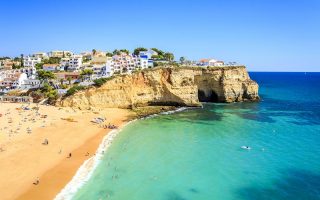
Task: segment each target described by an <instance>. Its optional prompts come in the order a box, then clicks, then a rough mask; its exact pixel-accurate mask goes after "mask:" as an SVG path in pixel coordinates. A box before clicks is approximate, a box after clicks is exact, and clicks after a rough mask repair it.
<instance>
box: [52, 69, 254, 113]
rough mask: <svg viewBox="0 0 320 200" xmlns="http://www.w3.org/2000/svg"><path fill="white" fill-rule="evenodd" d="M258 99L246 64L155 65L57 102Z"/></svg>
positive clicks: (194, 103)
mask: <svg viewBox="0 0 320 200" xmlns="http://www.w3.org/2000/svg"><path fill="white" fill-rule="evenodd" d="M256 100H259V96H258V84H257V83H256V82H255V81H253V80H251V79H250V77H249V75H248V73H247V71H246V68H245V67H244V66H239V67H212V68H201V67H183V68H154V69H148V70H143V71H139V72H136V73H133V74H131V75H121V76H116V77H114V78H112V79H111V80H109V81H107V82H106V83H105V84H104V85H102V86H101V87H99V88H95V87H92V88H89V89H86V90H84V91H79V92H77V93H76V94H74V95H72V96H69V97H66V98H64V99H63V100H61V101H59V102H58V105H60V106H71V107H78V108H82V109H86V108H90V107H91V106H93V107H101V108H106V107H118V108H131V107H135V106H146V105H181V106H199V105H201V103H200V102H240V101H256Z"/></svg>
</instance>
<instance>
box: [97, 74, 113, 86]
mask: <svg viewBox="0 0 320 200" xmlns="http://www.w3.org/2000/svg"><path fill="white" fill-rule="evenodd" d="M112 78H113V77H112V76H111V77H108V78H98V79H95V80H93V82H94V85H95V86H97V87H101V86H102V85H103V84H105V83H106V82H107V81H108V80H111V79H112Z"/></svg>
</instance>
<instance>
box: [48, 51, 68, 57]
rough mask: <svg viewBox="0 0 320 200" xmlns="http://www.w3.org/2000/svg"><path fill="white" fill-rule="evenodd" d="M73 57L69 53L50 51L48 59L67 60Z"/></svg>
mask: <svg viewBox="0 0 320 200" xmlns="http://www.w3.org/2000/svg"><path fill="white" fill-rule="evenodd" d="M71 56H73V53H72V52H71V51H50V52H49V57H55V58H69V57H71Z"/></svg>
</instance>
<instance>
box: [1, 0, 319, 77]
mask: <svg viewBox="0 0 320 200" xmlns="http://www.w3.org/2000/svg"><path fill="white" fill-rule="evenodd" d="M0 8H1V9H0V10H1V11H0V24H1V28H0V38H1V41H0V55H1V56H6V55H8V56H15V55H20V54H21V53H24V54H31V53H33V52H36V51H50V50H58V49H59V50H62V49H63V50H71V51H75V52H81V51H85V50H89V51H90V50H91V49H93V48H95V49H98V50H109V51H112V50H113V49H115V48H118V49H119V48H127V49H129V50H133V49H134V48H135V47H139V46H144V47H157V48H160V49H163V50H165V51H170V52H173V53H174V54H175V56H176V58H179V57H180V56H185V57H187V58H188V59H192V60H197V59H200V58H204V57H211V58H217V59H222V60H226V61H237V62H239V63H242V64H245V65H247V67H248V68H249V70H250V71H320V64H319V63H320V62H319V60H320V0H223V1H222V0H219V1H218V0H162V1H151V0H139V1H133V0H132V1H126V0H122V1H110V0H90V1H89V0H68V1H67V0H51V1H49V0H28V1H20V0H2V1H1V5H0Z"/></svg>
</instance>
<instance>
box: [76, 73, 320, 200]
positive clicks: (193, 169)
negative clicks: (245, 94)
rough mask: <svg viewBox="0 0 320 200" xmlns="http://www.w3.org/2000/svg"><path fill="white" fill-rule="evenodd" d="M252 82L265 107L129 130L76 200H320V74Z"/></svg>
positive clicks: (260, 77) (268, 76)
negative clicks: (256, 85) (256, 86)
mask: <svg viewBox="0 0 320 200" xmlns="http://www.w3.org/2000/svg"><path fill="white" fill-rule="evenodd" d="M250 76H251V78H252V79H254V80H256V81H257V82H258V83H259V85H260V96H261V97H262V99H263V100H262V101H261V102H259V103H234V104H205V105H204V108H203V109H189V110H185V111H182V112H178V113H174V114H170V115H164V114H163V115H159V116H157V117H154V118H149V119H145V120H140V121H136V122H134V123H131V124H130V125H128V126H127V127H125V128H124V129H123V131H122V132H121V133H120V134H119V135H118V136H117V137H116V138H115V140H114V142H113V144H112V145H111V147H110V148H109V149H108V153H107V154H106V155H105V156H104V158H103V160H102V162H101V163H100V164H99V166H98V167H97V169H96V170H95V171H94V173H93V175H92V177H91V178H90V180H89V181H88V182H87V183H86V184H85V185H84V186H83V187H82V188H81V189H80V190H79V191H78V193H77V194H76V195H75V197H74V199H118V200H126V199H131V200H144V199H155V200H157V199H159V200H160V199H165V200H166V199H167V200H190V199H197V200H198V199H205V200H212V199H219V200H220V199H223V200H242V199H246V200H247V199H249V200H255V199H297V200H298V199H299V200H303V199H308V200H309V199H320V74H319V73H310V74H309V73H308V74H304V73H251V74H250ZM243 145H246V146H250V147H251V150H244V149H241V148H240V147H241V146H243Z"/></svg>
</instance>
